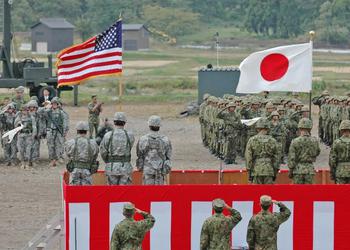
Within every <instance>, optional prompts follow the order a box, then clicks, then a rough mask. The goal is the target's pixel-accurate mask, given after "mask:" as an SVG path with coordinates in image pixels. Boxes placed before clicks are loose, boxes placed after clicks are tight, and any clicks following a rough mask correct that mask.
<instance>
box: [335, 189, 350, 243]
mask: <svg viewBox="0 0 350 250" xmlns="http://www.w3.org/2000/svg"><path fill="white" fill-rule="evenodd" d="M344 194H345V192H344ZM334 206H335V208H334V249H336V250H348V249H349V243H348V242H349V235H350V234H349V232H350V223H349V222H348V220H347V219H346V218H349V201H348V200H347V201H346V200H342V201H337V202H335V204H334ZM345 242H347V243H348V244H344V243H345Z"/></svg>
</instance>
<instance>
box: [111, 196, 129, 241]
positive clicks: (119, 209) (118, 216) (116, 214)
mask: <svg viewBox="0 0 350 250" xmlns="http://www.w3.org/2000/svg"><path fill="white" fill-rule="evenodd" d="M125 203H126V202H112V203H110V204H109V241H111V238H112V233H113V230H114V227H115V225H117V224H118V223H119V222H121V221H122V220H123V219H124V215H123V206H124V204H125Z"/></svg>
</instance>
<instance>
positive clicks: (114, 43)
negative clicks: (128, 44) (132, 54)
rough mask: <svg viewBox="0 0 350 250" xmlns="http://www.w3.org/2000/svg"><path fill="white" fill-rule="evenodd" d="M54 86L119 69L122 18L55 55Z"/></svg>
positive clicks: (69, 83) (118, 70) (118, 71)
mask: <svg viewBox="0 0 350 250" xmlns="http://www.w3.org/2000/svg"><path fill="white" fill-rule="evenodd" d="M57 58H58V62H57V69H58V73H57V75H58V86H63V85H77V84H80V83H81V82H82V81H84V80H87V79H90V78H94V77H97V76H106V75H119V74H121V72H122V21H121V20H118V21H117V22H116V23H114V24H113V25H112V26H111V27H109V28H108V29H107V30H105V31H104V32H102V33H101V34H99V35H97V36H94V37H92V38H90V39H89V40H87V41H85V42H83V43H81V44H78V45H75V46H72V47H70V48H67V49H64V50H63V51H61V52H60V53H59V54H58V55H57Z"/></svg>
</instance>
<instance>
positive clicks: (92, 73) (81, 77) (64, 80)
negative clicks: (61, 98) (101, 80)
mask: <svg viewBox="0 0 350 250" xmlns="http://www.w3.org/2000/svg"><path fill="white" fill-rule="evenodd" d="M119 72H122V69H111V70H101V71H96V72H90V73H88V74H85V75H83V76H80V77H75V78H71V79H62V80H59V81H58V85H60V84H63V83H67V82H79V81H83V80H84V79H86V78H88V77H92V76H98V75H108V74H115V73H119Z"/></svg>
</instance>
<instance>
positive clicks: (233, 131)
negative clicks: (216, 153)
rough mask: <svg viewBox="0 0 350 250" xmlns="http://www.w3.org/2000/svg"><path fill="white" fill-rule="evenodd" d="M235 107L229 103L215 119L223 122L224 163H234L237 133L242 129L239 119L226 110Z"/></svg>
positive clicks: (236, 115)
mask: <svg viewBox="0 0 350 250" xmlns="http://www.w3.org/2000/svg"><path fill="white" fill-rule="evenodd" d="M232 107H236V105H235V103H233V102H231V103H229V104H228V106H227V107H226V108H225V109H223V110H221V111H220V112H219V113H218V114H217V118H218V119H221V120H223V122H224V127H225V129H224V138H225V140H226V147H227V148H226V150H225V155H224V160H225V163H227V164H232V163H235V160H236V155H237V139H238V138H239V132H240V130H242V129H243V124H242V123H241V117H240V116H239V115H238V114H237V113H236V112H235V111H229V110H226V109H229V108H232Z"/></svg>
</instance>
